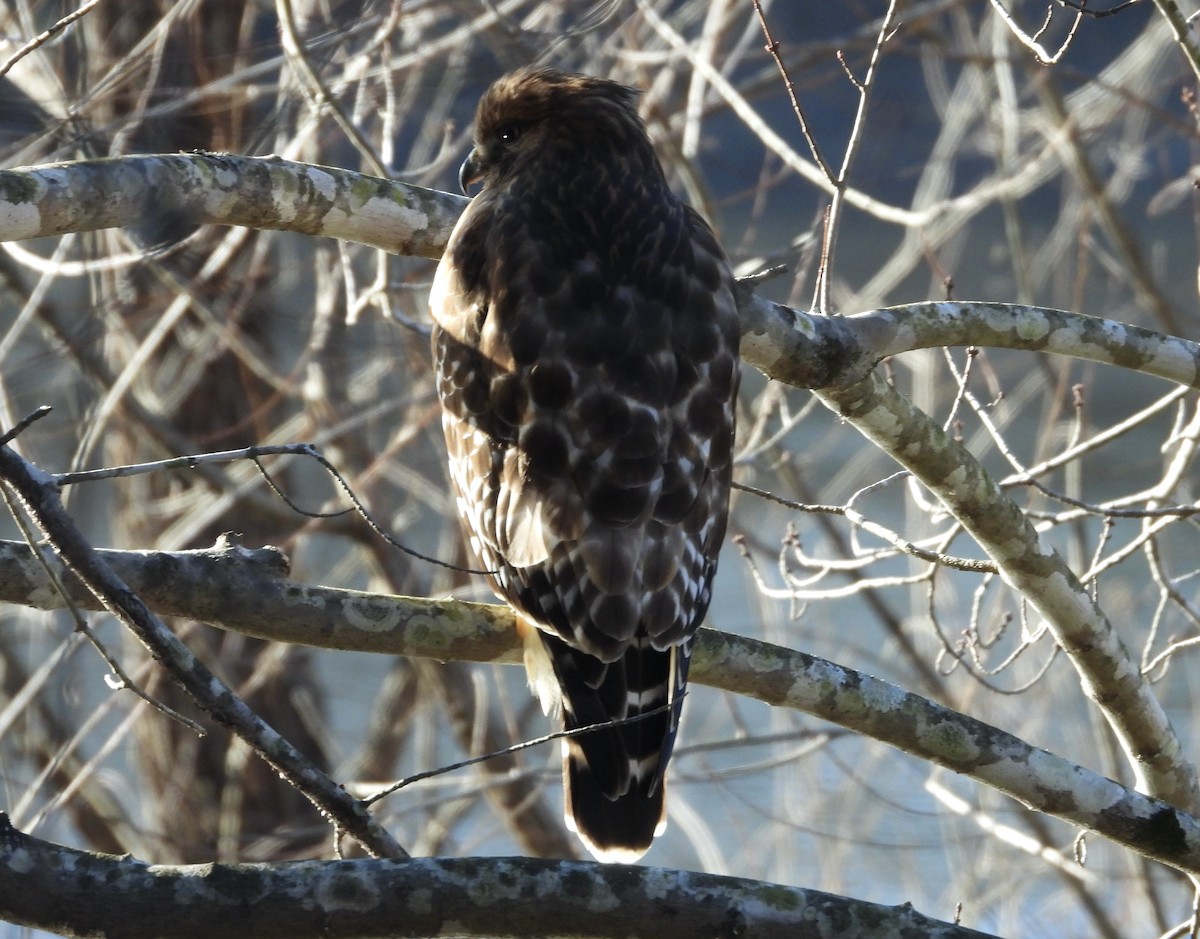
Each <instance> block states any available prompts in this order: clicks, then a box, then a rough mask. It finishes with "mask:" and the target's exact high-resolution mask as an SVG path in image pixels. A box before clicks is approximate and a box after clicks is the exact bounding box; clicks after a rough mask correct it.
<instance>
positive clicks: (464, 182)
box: [458, 150, 483, 196]
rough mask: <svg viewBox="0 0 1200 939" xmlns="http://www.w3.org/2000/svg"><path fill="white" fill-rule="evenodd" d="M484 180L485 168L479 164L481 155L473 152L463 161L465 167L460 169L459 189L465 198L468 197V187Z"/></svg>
mask: <svg viewBox="0 0 1200 939" xmlns="http://www.w3.org/2000/svg"><path fill="white" fill-rule="evenodd" d="M482 179H483V166H482V165H481V164H480V162H479V153H478V151H476V150H472V151H471V152H470V154H468V155H467V158H466V159H465V160H463V165H462V166H460V167H459V168H458V188H459V189H461V190H462V194H463V195H464V196H468V195H470V193H469V192H467V187H469V186H471V185H473V184H474V183H477V182H479V181H480V180H482Z"/></svg>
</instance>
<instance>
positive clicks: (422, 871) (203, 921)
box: [0, 816, 985, 939]
mask: <svg viewBox="0 0 1200 939" xmlns="http://www.w3.org/2000/svg"><path fill="white" fill-rule="evenodd" d="M0 872H3V876H0V914H2V915H3V916H4V918H5V919H6V920H8V921H10V922H13V923H17V924H19V925H24V926H31V927H35V928H40V929H51V930H53V931H55V932H58V933H61V934H63V935H68V936H83V935H89V936H94V935H103V936H107V937H110V939H120V937H140V936H149V935H154V936H159V937H164V939H192V937H195V939H209V937H211V936H248V935H253V936H257V937H259V939H271V937H287V939H293V937H303V936H322V937H323V939H338V937H347V939H349V937H356V939H360V937H361V939H369V937H404V936H412V937H426V936H445V935H451V934H452V935H455V936H463V937H468V936H479V937H509V936H512V937H516V936H573V937H591V936H594V937H610V936H631V935H642V934H645V933H646V931H647V928H648V924H653V932H654V935H655V936H656V937H657V939H695V937H696V936H714V937H726V936H727V937H735V936H738V937H755V936H768V935H789V936H796V937H800V939H852V937H853V939H857V937H862V936H870V937H872V939H900V937H901V936H914V935H920V936H927V937H930V939H985V934H984V933H981V932H976V931H975V930H973V929H967V928H965V927H962V926H956V925H951V924H949V923H943V922H938V921H937V920H933V919H929V918H928V917H926V916H923V915H922V914H920V913H918V912H916V911H915V910H914V909H913V908H912V907H911V906H909V905H908V904H903V905H900V906H894V907H888V906H882V905H879V904H874V903H865V902H862V901H858V900H849V899H846V898H843V897H838V896H834V895H832V894H826V893H820V892H818V891H815V890H803V889H800V888H798V887H788V886H783V885H779V884H764V883H761V882H759V881H752V880H745V879H742V878H737V877H719V876H716V875H713V874H699V873H692V872H687V871H675V870H666V869H663V868H656V867H627V866H624V865H620V864H599V863H591V862H581V861H545V860H538V859H534V858H416V859H412V860H405V861H379V860H359V861H295V862H284V863H278V864H195V865H189V866H181V867H167V866H158V865H156V866H149V865H147V864H144V863H143V862H141V861H138V860H135V859H133V858H130V857H128V856H125V857H114V856H111V855H102V854H88V853H85V852H82V851H76V850H73V849H71V848H65V847H60V846H58V845H54V844H50V843H48V842H45V841H40V840H38V839H36V838H32V837H29V836H28V835H25V834H22V833H21V832H19V831H17V830H16V829H14V828H13V827H12V826H11V825H10V824H9V822H8V818H7V816H0Z"/></svg>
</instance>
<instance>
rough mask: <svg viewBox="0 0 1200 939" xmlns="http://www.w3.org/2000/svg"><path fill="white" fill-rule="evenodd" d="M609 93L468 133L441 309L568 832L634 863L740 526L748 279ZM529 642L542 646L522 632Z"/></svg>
mask: <svg viewBox="0 0 1200 939" xmlns="http://www.w3.org/2000/svg"><path fill="white" fill-rule="evenodd" d="M636 97H637V92H636V91H635V90H634V89H631V88H627V87H625V86H623V85H619V84H617V83H616V82H611V81H605V80H602V79H598V78H589V77H586V76H582V75H572V74H566V73H563V72H558V71H553V70H549V69H526V70H522V71H518V72H514V73H512V74H509V75H507V76H505V77H503V78H501V79H500V80H498V81H497V82H496V83H495V84H494V85H492V86H491V88H489V89H488V91H487V92H486V94H485V95H484V97H483V99H482V100H481V101H480V104H479V110H478V112H477V114H476V117H475V148H474V150H472V152H471V154H470V156H469V157H468V158H467V160H466V162H465V163H464V164H463V167H462V171H461V173H460V182H461V183H462V184H463V188H464V191H465V189H466V187H467V185H469V184H470V183H472V182H482V183H483V185H484V189H483V191H482V193H481V194H480V195H479V196H477V197H476V198H475V199H474V200H473V201H472V202H471V204H470V206H469V207H468V208H467V210H466V212H464V213H463V216H462V218H461V219H460V220H459V222H458V225H457V226H456V227H455V229H454V233H453V234H452V235H451V236H450V241H449V244H448V245H447V247H446V253H445V255H444V256H443V257H442V261H441V264H440V265H439V266H438V270H437V276H436V278H435V280H434V285H433V291H432V295H431V300H430V303H431V308H432V314H433V320H434V329H433V355H434V362H435V368H436V371H437V390H438V395H439V397H440V398H441V402H442V408H443V412H442V413H443V417H442V426H443V429H444V430H445V435H446V445H447V449H448V451H449V457H450V477H451V480H452V482H453V486H454V489H455V492H456V495H457V503H458V510H459V513H460V515H461V518H462V521H463V526H464V529H465V532H466V535H467V538H468V540H469V542H470V546H471V551H472V553H473V554H474V555H475V556H476V558H477V559H478V561H479V564H480V565H481V566H482V567H483V568H485V569H487V570H488V571H490V572H492V573H491V574H490V576H489V579H490V581H491V584H492V587H493V588H494V589H495V591H496V592H497V594H499V595H500V596H501V597H502V598H503V599H504V600H506V601H507V602H508V603H509V604H511V606H512V607H513V608H514V609H515V610H516V612H517V619H518V621H519V622H521V623H522V624H523V629H522V632H523V634H524V638H525V648H526V653H525V663H526V666H527V668H528V669H529V673H530V682H531V684H532V685H533V686H534V689H535V691H537V693H538V695H539V697H541V699H542V703H543V706H545V707H547V710H548V711H549V710H550V708H551V707H552V706H555V705H558V704H561V708H562V715H563V721H564V724H565V727H566V728H567V729H568V730H570V729H574V728H579V727H586V726H588V725H592V724H601V723H605V722H610V721H613V720H618V719H621V718H632V717H637V716H638V715H640V714H644V713H646V712H648V711H653V710H655V709H656V708H658V709H660V711H659V713H656V714H654V715H652V716H650V717H647V718H644V719H642V720H639V721H634V722H631V723H627V724H623V725H618V726H609V727H606V728H604V729H601V730H595V731H590V732H588V733H584V734H580V735H577V736H575V737H570V738H567V739H566V740H565V744H564V748H563V751H564V761H563V782H564V787H565V793H566V818H567V824H568V825H569V826H570V827H571V828H573V829H574V830H575V831H576V832H578V834H579V836H580V838H581V839H582V841H583V843H584V844H585V845H586V846H587V848H588V849H589V850H590V851H591V852H592V853H593V854H594V855H596V857H598V858H600V859H601V860H622V861H631V860H635V859H636V858H638V857H640V856H641V855H642V854H643V853H644V852H645V851H646V849H647V848H649V847H650V844H651V842H652V841H653V839H654V836H655V835H657V834H658V833H659V832H661V831H662V829H663V826H664V825H665V824H666V811H665V803H664V788H665V779H664V776H665V773H666V768H667V761H668V760H669V759H670V756H671V748H672V745H673V743H674V740H675V732H676V729H677V726H678V723H679V715H680V710H681V707H682V703H683V700H682V694H683V690H684V686H685V683H686V681H687V673H688V660H689V658H690V656H691V652H692V638H693V635H694V633H695V631H696V629H697V628H698V627H699V625H700V621H701V620H702V619H703V618H704V614H705V612H706V610H707V609H708V604H709V600H710V598H711V596H712V580H713V574H714V573H715V571H716V568H717V554H718V552H719V551H720V548H721V542H722V540H723V538H724V535H725V522H726V517H727V515H728V506H729V486H730V476H731V472H732V459H731V458H732V447H733V435H734V405H735V398H736V395H737V387H738V378H739V372H738V338H739V329H738V319H737V310H736V306H735V303H734V296H733V279H732V276H731V274H730V271H729V266H728V264H727V262H726V260H725V256H724V254H723V253H722V251H721V249H720V247H719V246H718V244H717V242H716V239H715V238H714V236H713V233H712V231H711V230H710V229H709V227H708V225H706V224H705V222H704V221H703V219H701V218H700V216H699V215H698V214H697V213H696V212H694V211H693V210H692V209H690V208H688V207H687V206H685V205H683V204H682V203H681V202H680V201H679V200H678V199H677V198H676V197H675V196H674V195H673V194H672V193H671V191H670V189H669V188H668V186H667V181H666V178H665V176H664V175H663V170H662V167H661V166H660V165H659V162H658V159H657V158H656V156H655V154H654V150H653V148H652V146H651V143H650V139H649V137H648V136H647V134H646V129H645V127H644V125H643V124H642V121H641V119H640V118H639V117H638V113H637V109H636V104H635V102H636ZM529 627H533V628H532V629H530V628H529Z"/></svg>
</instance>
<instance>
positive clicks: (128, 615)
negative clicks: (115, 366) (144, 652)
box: [0, 446, 407, 857]
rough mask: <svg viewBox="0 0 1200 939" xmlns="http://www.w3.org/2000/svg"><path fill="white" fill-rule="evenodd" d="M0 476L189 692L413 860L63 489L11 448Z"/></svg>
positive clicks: (301, 783)
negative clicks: (243, 691)
mask: <svg viewBox="0 0 1200 939" xmlns="http://www.w3.org/2000/svg"><path fill="white" fill-rule="evenodd" d="M0 478H3V479H4V481H5V482H6V483H7V484H8V485H10V486H11V487H12V488H13V489H14V490H15V491H16V492H17V494H18V495H19V496H20V499H21V502H22V503H23V505H24V506H25V508H26V510H27V511H28V512H29V514H30V515H31V516H32V517H33V518H34V519H35V520H36V521H37V524H38V527H40V528H41V529H42V531H43V532H44V533H45V534H46V536H47V537H48V538H49V539H50V542H51V544H52V545H53V546H54V550H55V552H56V553H57V555H58V556H59V557H60V558H61V559H62V561H63V562H64V564H65V565H66V566H67V567H68V568H69V569H70V570H71V572H72V573H73V574H74V575H75V576H76V577H77V578H78V579H79V581H80V583H81V584H82V585H85V586H86V588H87V590H88V592H90V593H91V594H93V595H94V596H95V598H96V599H97V600H98V601H99V602H100V603H101V604H103V606H104V608H105V609H107V610H109V611H110V612H112V613H113V614H114V615H115V616H117V617H118V618H119V619H121V620H122V621H123V622H124V623H125V624H126V625H127V626H128V627H129V628H130V630H131V631H132V632H133V633H134V634H135V635H136V636H137V637H138V639H139V640H141V642H142V643H143V644H144V645H145V646H146V648H147V649H148V650H149V652H150V654H151V655H152V656H153V657H154V658H155V660H156V661H158V662H159V663H161V664H162V665H163V666H164V667H165V668H166V669H167V671H168V673H169V674H170V675H171V677H172V678H173V679H174V680H175V681H176V682H178V683H179V685H180V686H181V687H182V688H184V690H186V691H187V693H188V694H189V695H191V697H192V699H193V700H194V701H195V702H196V704H197V705H198V706H199V707H200V708H202V709H203V710H204V711H206V712H207V713H209V714H210V715H212V717H213V718H214V719H215V720H217V721H218V722H220V723H221V724H224V725H225V726H226V727H228V728H229V729H230V730H232V731H233V732H234V733H236V734H237V735H238V736H239V737H241V738H242V740H244V741H245V742H246V743H247V744H249V745H250V746H251V747H253V748H254V750H255V751H256V752H257V753H258V754H259V755H260V756H261V757H262V758H263V759H265V760H266V761H267V762H268V763H270V764H271V765H272V766H273V767H275V769H277V770H279V772H280V773H281V774H282V775H283V776H284V777H285V778H286V779H287V780H288V782H290V783H291V784H292V785H293V786H295V787H296V789H297V790H298V791H299V792H302V793H303V794H304V795H305V796H306V797H307V798H308V799H309V800H310V801H312V803H313V804H314V805H315V806H317V808H318V809H320V810H321V811H322V812H324V813H326V814H327V815H328V816H329V817H330V818H332V819H333V820H334V821H335V822H336V823H337V825H338V826H339V827H340V828H342V829H343V830H345V831H346V832H347V833H348V834H349V835H351V836H352V837H353V838H355V839H357V840H358V841H359V843H360V844H362V845H363V847H365V848H366V849H367V850H368V851H371V852H372V853H374V854H376V855H378V856H380V857H407V854H406V852H405V851H404V849H403V848H402V847H401V846H400V844H399V843H398V842H397V841H396V840H395V839H394V838H393V837H392V836H391V835H390V834H388V832H387V830H386V829H384V828H383V826H382V825H380V824H379V823H378V822H377V821H376V820H375V819H374V818H373V817H372V816H371V814H370V812H368V811H367V808H366V806H364V805H363V804H362V802H360V801H359V800H357V799H355V798H353V797H352V796H350V794H349V793H347V792H346V790H345V789H343V788H342V787H341V786H339V785H338V784H337V783H335V782H334V781H333V780H332V779H330V778H329V777H328V776H327V775H325V773H323V772H322V771H321V770H320V769H319V768H318V767H316V766H315V765H313V763H312V762H311V761H310V760H308V759H307V758H306V757H305V756H304V755H303V754H302V753H300V751H299V750H297V749H296V748H295V747H294V746H293V745H292V744H291V743H290V742H289V741H288V740H286V739H284V738H283V737H281V736H280V735H279V734H278V733H277V732H276V731H275V730H274V729H273V728H271V727H270V726H268V725H267V723H266V722H265V721H263V720H262V719H261V718H260V717H259V716H258V715H257V714H255V713H254V711H253V710H251V709H250V708H249V707H248V706H247V705H246V703H245V702H244V701H243V700H242V699H241V698H239V697H238V696H237V695H236V694H235V693H234V692H233V690H232V689H231V688H229V687H228V686H227V685H226V684H225V683H224V682H222V681H221V680H220V679H219V678H217V676H216V675H214V674H213V673H212V671H210V670H209V668H208V667H207V666H206V665H205V664H204V663H203V662H201V661H200V660H199V659H197V658H196V657H195V656H194V655H193V654H192V652H191V650H190V649H188V647H187V646H186V645H184V644H183V643H182V642H181V641H180V640H179V639H178V638H177V637H176V636H175V634H174V633H173V632H171V631H170V630H169V629H167V627H166V626H165V625H164V624H163V623H162V621H161V620H159V619H158V617H156V616H155V615H154V614H153V613H152V612H151V611H150V609H149V608H148V607H147V606H146V604H145V603H144V602H143V601H142V599H141V598H140V597H139V596H138V595H137V593H136V592H135V591H133V590H131V589H130V588H129V586H128V585H126V584H125V583H124V582H123V581H122V580H121V579H120V577H118V576H117V574H116V573H115V572H114V571H113V570H112V568H110V567H109V566H108V564H107V563H105V561H104V558H102V557H101V556H100V555H99V554H97V553H96V551H95V550H94V549H93V548H92V546H91V545H90V544H88V543H87V541H86V540H85V539H84V538H83V535H82V534H81V533H80V531H79V529H78V528H77V527H76V526H75V522H74V520H73V519H72V518H71V516H70V515H68V514H67V512H66V510H65V509H64V508H63V504H62V500H61V499H60V498H59V494H58V487H57V486H55V485H54V482H53V480H52V479H51V478H50V477H48V476H47V475H46V474H45V473H43V472H42V471H41V470H39V469H37V468H36V467H34V466H32V465H31V464H29V463H27V462H26V461H25V460H24V459H22V458H21V457H20V456H19V455H18V454H17V453H16V451H14V450H13V449H12V448H11V447H9V446H3V447H0Z"/></svg>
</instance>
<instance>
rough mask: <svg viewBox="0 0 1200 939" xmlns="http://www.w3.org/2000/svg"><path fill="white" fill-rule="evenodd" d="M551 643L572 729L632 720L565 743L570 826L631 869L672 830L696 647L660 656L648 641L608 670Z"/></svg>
mask: <svg viewBox="0 0 1200 939" xmlns="http://www.w3.org/2000/svg"><path fill="white" fill-rule="evenodd" d="M543 638H544V640H545V643H546V647H547V651H548V652H549V653H550V658H551V661H552V662H553V664H554V670H555V673H556V675H557V677H558V680H559V685H560V687H561V689H562V693H563V723H564V726H565V729H567V730H577V729H579V728H583V727H588V726H590V725H593V724H605V723H608V722H611V721H615V720H620V719H622V718H624V719H626V721H627V722H626V723H622V724H618V725H616V726H608V727H602V728H600V729H597V730H591V731H585V732H584V733H581V734H579V735H577V736H573V737H568V738H566V739H565V740H564V741H563V791H564V793H565V799H566V805H565V810H566V811H565V814H566V821H567V825H568V826H569V827H570V828H572V829H573V830H574V831H575V832H577V833H578V835H579V837H580V839H581V840H582V841H583V843H584V844H585V845H586V846H587V848H588V850H589V851H591V853H592V854H594V855H595V856H596V857H597V858H598V859H599V860H602V861H613V862H622V863H630V862H632V861H635V860H637V859H638V858H639V857H641V856H642V855H643V854H645V853H646V850H647V849H648V848H649V847H650V845H651V843H652V842H653V841H654V838H655V836H656V835H658V834H660V833H661V832H662V830H663V828H664V827H666V824H667V813H666V800H665V796H666V770H667V761H668V760H669V759H670V758H671V749H672V747H673V746H674V743H675V732H676V730H677V729H678V727H679V714H680V710H681V707H682V704H683V697H682V691H683V687H684V684H685V682H686V681H687V670H688V661H689V659H690V655H691V643H690V642H689V643H687V644H686V645H685V646H683V647H676V648H672V649H669V650H666V651H658V650H656V649H653V648H651V646H650V644H649V641H648V640H647V641H645V643H644V644H643V645H633V646H630V647H629V648H628V649H626V650H625V654H624V655H623V656H622V657H621V658H620V659H618V660H617V661H615V662H612V663H610V664H607V665H606V664H604V663H602V662H600V661H599V660H597V659H595V658H593V657H592V656H590V655H586V654H584V653H580V652H578V651H576V650H574V649H572V648H570V647H569V646H567V645H566V644H565V643H563V642H561V641H559V640H558V639H556V638H554V637H550V636H543ZM643 715H645V716H643ZM636 718H640V719H636Z"/></svg>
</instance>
